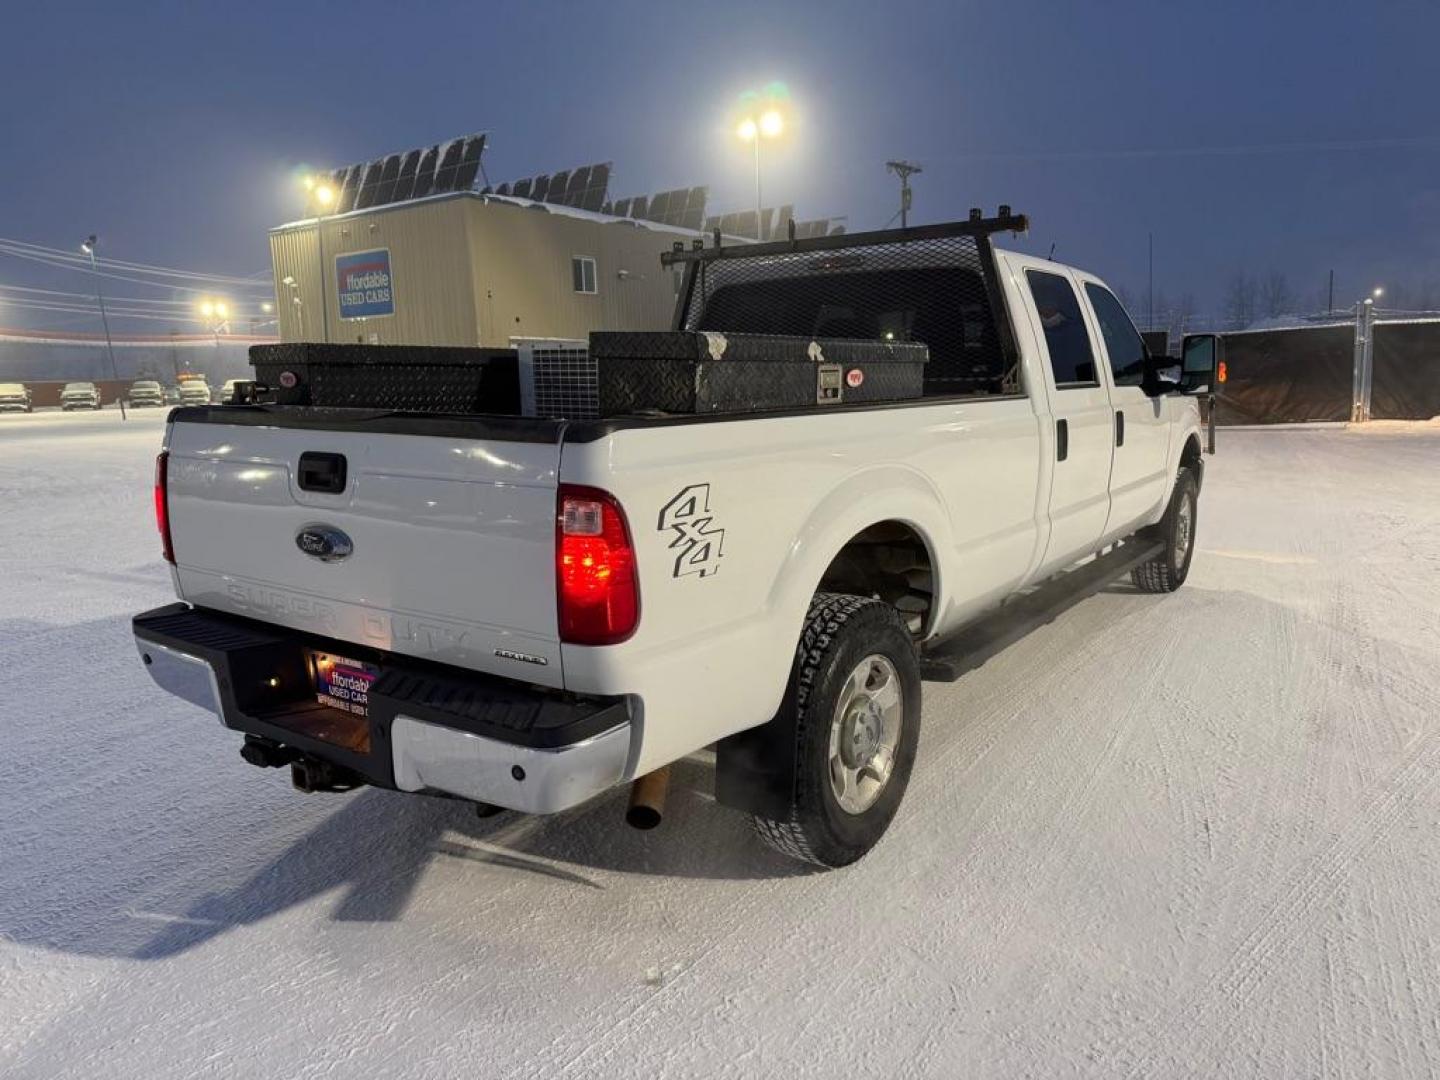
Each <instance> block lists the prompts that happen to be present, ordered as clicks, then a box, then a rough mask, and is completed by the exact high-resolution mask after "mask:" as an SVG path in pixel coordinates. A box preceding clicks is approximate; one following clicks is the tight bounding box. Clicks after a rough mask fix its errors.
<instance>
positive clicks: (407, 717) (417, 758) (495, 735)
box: [133, 604, 630, 813]
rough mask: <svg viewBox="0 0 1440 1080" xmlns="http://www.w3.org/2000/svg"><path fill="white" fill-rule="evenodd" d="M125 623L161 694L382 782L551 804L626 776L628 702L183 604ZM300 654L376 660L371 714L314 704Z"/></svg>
mask: <svg viewBox="0 0 1440 1080" xmlns="http://www.w3.org/2000/svg"><path fill="white" fill-rule="evenodd" d="M133 627H134V633H135V641H136V646H137V648H138V649H139V651H140V655H141V658H142V660H143V661H144V663H145V665H146V670H148V671H149V672H150V674H151V676H152V677H153V678H154V679H155V681H156V682H157V683H158V684H159V685H160V686H162V687H163V688H164V689H166V690H169V691H170V692H171V693H173V694H175V695H176V696H178V697H181V698H184V699H185V700H187V701H190V702H193V703H195V704H197V705H200V706H202V707H204V708H207V709H210V710H211V711H212V712H214V713H216V715H217V716H219V718H220V719H221V721H222V722H223V723H224V724H225V726H226V727H229V728H232V729H234V730H235V731H240V732H244V733H245V734H248V735H255V736H258V737H261V738H265V739H269V740H271V741H273V742H276V743H280V744H282V745H284V746H289V747H292V748H294V749H295V750H297V751H300V752H301V753H303V754H305V755H308V756H311V757H314V758H318V759H320V760H322V761H326V762H329V763H331V764H333V765H337V766H340V767H342V768H344V769H347V770H349V771H350V772H353V773H355V774H357V775H358V776H360V777H363V778H364V779H365V780H366V781H367V782H368V783H370V784H373V785H375V786H378V787H387V788H398V789H400V790H403V791H424V790H431V791H442V792H445V793H447V794H451V795H457V796H460V797H462V798H468V799H474V800H476V801H479V802H489V803H493V804H495V805H498V806H508V807H511V808H513V809H517V810H526V811H529V812H533V813H549V812H554V811H557V810H563V809H566V808H567V807H569V806H573V805H575V804H576V803H578V802H582V801H583V800H584V799H587V798H589V797H590V796H591V795H594V794H596V793H597V792H599V791H601V790H604V789H605V788H607V787H609V786H611V785H612V784H615V783H617V782H619V781H620V780H621V779H623V773H624V769H625V765H626V763H627V760H628V757H629V746H630V723H629V709H628V706H627V703H626V700H625V699H624V698H618V697H615V698H595V697H582V696H579V695H575V694H566V693H563V692H557V691H553V690H539V689H536V688H534V687H531V686H528V685H525V684H521V683H515V682H511V681H509V680H505V679H500V678H495V677H492V676H486V675H481V674H477V673H475V672H469V671H465V670H462V669H458V668H445V667H443V666H441V665H436V664H427V663H425V662H423V661H416V660H413V659H410V658H408V657H397V656H395V655H393V654H388V653H381V652H378V651H376V650H373V649H367V648H364V647H361V646H357V645H354V644H351V643H348V642H337V641H331V640H329V639H325V638H320V637H317V636H314V635H308V634H301V633H296V632H292V631H288V630H282V629H278V628H275V627H271V626H267V625H266V624H263V623H257V622H253V621H251V620H248V619H242V618H238V617H235V616H231V615H223V614H220V613H217V612H212V611H207V610H205V609H201V608H194V607H191V606H189V605H188V604H171V605H168V606H166V607H163V608H157V609H156V610H154V611H148V612H145V613H144V614H142V615H137V616H136V617H135V619H134V622H133ZM307 650H314V651H317V652H326V653H333V654H339V655H343V656H349V657H352V658H354V659H356V660H363V661H366V662H369V663H373V664H377V665H378V666H379V667H380V668H381V674H380V676H379V678H377V679H376V680H375V682H374V683H372V684H371V686H370V689H369V702H368V715H367V716H364V717H362V716H358V715H354V714H351V713H347V712H344V711H343V710H339V709H334V708H329V707H327V706H324V705H321V704H319V703H317V702H316V700H315V693H314V688H313V686H312V685H311V681H310V676H309V672H308V670H307V665H306V651H307Z"/></svg>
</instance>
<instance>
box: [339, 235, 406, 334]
mask: <svg viewBox="0 0 1440 1080" xmlns="http://www.w3.org/2000/svg"><path fill="white" fill-rule="evenodd" d="M335 286H336V288H337V289H339V291H340V317H341V318H342V319H373V318H376V317H378V316H381V315H394V314H395V279H394V278H393V277H392V276H391V274H390V249H389V248H376V249H375V250H374V251H352V252H351V253H350V254H349V255H337V256H335Z"/></svg>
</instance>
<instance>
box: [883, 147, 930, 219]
mask: <svg viewBox="0 0 1440 1080" xmlns="http://www.w3.org/2000/svg"><path fill="white" fill-rule="evenodd" d="M885 169H886V171H887V172H892V173H894V174H895V175H896V176H898V177H900V227H901V228H902V229H908V228H909V227H910V201H911V191H910V177H912V176H914V175H915V174H916V173H919V172H924V171H925V170H924V169H922V168H920V166H919V165H918V164H917V163H916V162H913V161H887V162H886V163H885ZM890 220H891V221H894V220H895V219H894V218H891V219H890Z"/></svg>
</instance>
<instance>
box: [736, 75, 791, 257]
mask: <svg viewBox="0 0 1440 1080" xmlns="http://www.w3.org/2000/svg"><path fill="white" fill-rule="evenodd" d="M789 97H790V92H789V91H788V90H787V89H786V88H785V84H784V83H778V82H776V83H771V84H770V85H769V86H767V87H765V89H764V91H763V92H759V93H757V92H755V91H753V90H752V91H748V92H746V93H744V94H742V95H741V96H740V107H741V110H742V115H741V117H740V122H739V123H738V124H737V125H736V127H735V134H736V136H738V137H739V139H740V141H741V142H748V143H750V144H752V145H753V146H754V148H755V232H756V237H755V238H756V239H757V240H764V239H765V237H764V236H762V235H760V233H761V231H762V229H763V228H764V221H763V220H762V213H763V204H762V201H761V197H760V143H761V142H762V141H764V140H765V139H778V138H779V137H780V136H781V135H783V134H784V133H785V114H784V112H783V111H782V107H783V106H784V105H785V103H786V102H787V101H788V100H789Z"/></svg>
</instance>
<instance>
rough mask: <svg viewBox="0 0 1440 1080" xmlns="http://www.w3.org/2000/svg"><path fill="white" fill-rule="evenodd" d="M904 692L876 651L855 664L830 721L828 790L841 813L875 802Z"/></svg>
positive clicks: (890, 762)
mask: <svg viewBox="0 0 1440 1080" xmlns="http://www.w3.org/2000/svg"><path fill="white" fill-rule="evenodd" d="M904 722H905V696H904V691H903V689H902V688H901V686H900V676H899V673H897V672H896V670H895V665H894V664H892V663H891V662H890V661H889V660H888V659H886V658H885V657H883V656H880V655H878V654H875V655H871V656H867V657H866V658H865V659H864V660H861V661H860V663H858V664H857V665H855V670H854V671H852V672H850V677H849V678H848V679H846V680H845V685H844V686H843V687H842V688H841V690H840V696H839V700H838V701H837V702H836V705H835V716H834V719H833V720H832V721H831V723H830V753H829V766H830V789H831V791H833V792H834V793H835V801H836V802H838V803H839V804H840V809H842V810H844V811H845V812H846V813H847V814H863V813H864V812H865V811H866V810H868V809H870V807H871V806H873V805H874V804H875V800H876V799H878V798H879V797H880V793H881V792H882V791H884V790H885V785H886V784H887V783H889V781H890V774H891V773H892V772H893V771H894V769H895V750H896V748H897V747H898V746H899V745H900V728H901V727H902V726H903V724H904Z"/></svg>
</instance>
